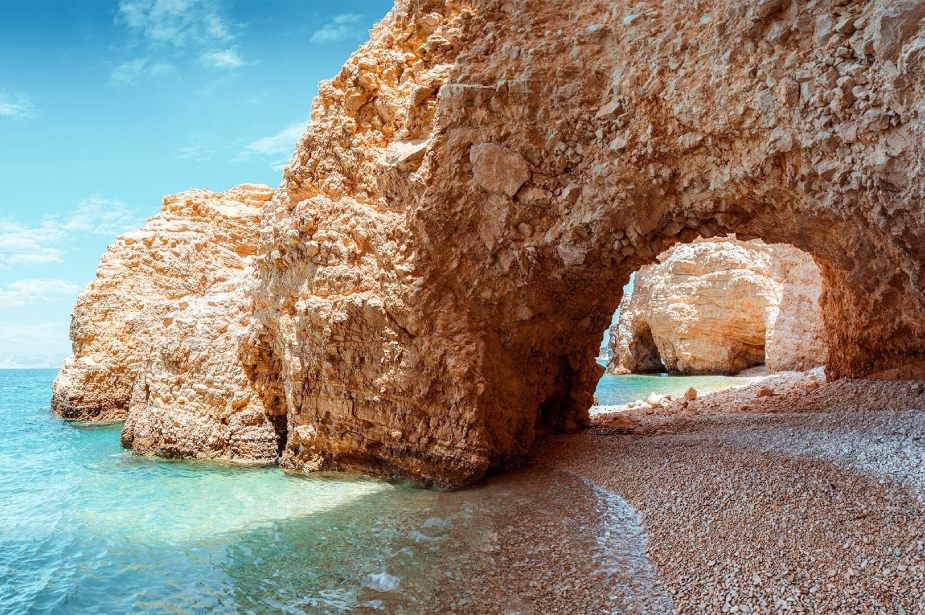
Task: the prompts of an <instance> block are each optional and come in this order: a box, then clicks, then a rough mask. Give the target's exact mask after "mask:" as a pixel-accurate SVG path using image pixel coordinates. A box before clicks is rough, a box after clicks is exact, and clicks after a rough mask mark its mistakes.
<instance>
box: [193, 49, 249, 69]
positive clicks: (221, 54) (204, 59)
mask: <svg viewBox="0 0 925 615" xmlns="http://www.w3.org/2000/svg"><path fill="white" fill-rule="evenodd" d="M199 61H200V63H201V64H202V65H203V66H205V67H207V68H226V69H227V68H238V67H239V66H244V64H245V62H244V60H243V59H242V58H241V56H240V55H239V54H238V50H237V49H222V50H220V51H209V52H206V53H204V54H202V55H201V56H200V57H199Z"/></svg>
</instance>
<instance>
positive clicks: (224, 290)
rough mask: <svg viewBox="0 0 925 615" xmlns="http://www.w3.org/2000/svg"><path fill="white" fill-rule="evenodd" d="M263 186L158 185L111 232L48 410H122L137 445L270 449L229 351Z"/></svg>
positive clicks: (259, 456)
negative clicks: (126, 224) (171, 189)
mask: <svg viewBox="0 0 925 615" xmlns="http://www.w3.org/2000/svg"><path fill="white" fill-rule="evenodd" d="M272 195H273V191H272V190H271V189H270V188H268V187H266V186H256V185H244V186H239V187H237V188H233V189H231V190H228V191H226V192H223V193H213V192H209V191H206V190H190V191H188V192H183V193H181V194H177V195H172V196H168V197H166V198H165V199H164V206H163V209H162V211H161V213H160V214H158V215H156V216H154V217H153V218H151V219H150V220H149V221H148V223H147V225H146V226H145V227H144V228H143V229H141V230H139V231H134V232H130V233H126V234H124V235H122V236H121V237H119V238H118V239H117V240H116V242H115V243H114V244H113V245H112V246H110V248H109V249H108V250H107V252H106V254H105V255H104V256H103V259H102V261H101V262H100V266H99V269H98V270H97V276H96V279H95V280H94V281H93V282H92V283H91V284H90V286H89V287H88V288H87V289H86V291H84V293H83V294H81V296H80V298H79V299H78V301H77V306H76V308H75V309H74V314H73V320H72V325H71V338H72V340H73V343H74V356H73V357H71V358H69V359H68V360H67V361H66V362H65V365H64V368H63V369H62V370H61V372H60V373H59V375H58V377H57V378H56V380H55V384H54V394H53V400H52V407H53V408H54V410H55V411H56V412H58V413H59V414H61V415H62V416H64V417H66V418H73V419H82V420H93V419H127V421H126V425H125V429H124V431H123V443H124V444H125V445H127V446H130V447H131V448H133V449H134V450H135V451H137V452H141V453H156V454H159V455H163V456H182V457H227V458H234V459H249V460H250V459H252V460H272V459H275V458H276V456H277V433H276V430H275V429H274V426H273V423H272V421H271V420H270V418H268V417H267V416H266V415H265V413H264V410H263V402H262V399H261V396H260V395H259V394H258V393H257V392H256V391H255V390H254V389H253V387H252V386H251V381H250V379H249V378H248V376H247V374H246V373H245V370H244V367H243V365H242V362H241V359H240V358H239V354H240V349H239V347H240V345H241V342H242V340H243V339H244V337H245V333H246V330H247V327H248V325H249V324H250V319H251V314H252V303H251V300H250V295H249V293H248V287H249V282H250V279H251V265H252V262H253V258H254V253H255V250H256V246H257V240H258V233H259V224H258V223H259V220H260V214H261V211H262V209H263V207H264V206H265V205H266V203H267V202H268V201H269V200H270V198H271V197H272Z"/></svg>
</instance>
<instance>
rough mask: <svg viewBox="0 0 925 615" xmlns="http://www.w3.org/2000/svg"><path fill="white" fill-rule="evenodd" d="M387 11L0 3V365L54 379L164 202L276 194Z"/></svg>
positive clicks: (358, 5)
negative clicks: (195, 193) (211, 194)
mask: <svg viewBox="0 0 925 615" xmlns="http://www.w3.org/2000/svg"><path fill="white" fill-rule="evenodd" d="M389 8H391V2H386V1H379V0H375V1H373V0H368V1H362V2H357V1H325V0H306V1H302V2H272V1H262V2H216V1H210V0H121V1H116V2H69V3H63V2H62V3H58V2H36V1H29V2H11V1H9V0H5V1H3V2H0V57H2V58H3V61H2V62H0V186H2V189H0V368H3V367H57V366H59V365H60V363H61V361H62V360H63V359H64V358H65V356H67V355H68V354H69V353H70V343H69V341H68V339H67V331H68V324H69V321H70V311H71V308H72V307H73V305H74V300H75V299H76V297H77V294H78V293H79V292H80V290H81V289H82V288H83V287H84V286H85V285H86V284H87V283H88V282H89V281H90V280H91V279H92V278H93V275H94V272H95V270H96V265H97V263H98V261H99V257H100V256H101V255H102V253H103V252H104V251H105V249H106V246H107V245H108V244H109V243H110V242H112V240H113V239H114V238H115V237H116V235H118V234H119V233H121V232H123V231H126V230H129V229H131V228H134V227H138V226H140V225H141V224H143V223H144V219H145V218H147V217H149V216H151V215H154V214H155V213H157V211H158V210H159V209H160V204H161V198H162V197H163V195H165V194H171V193H175V192H180V191H182V190H186V189H188V188H208V189H210V190H224V189H227V188H229V187H231V186H235V185H237V184H241V183H246V182H259V183H266V184H269V185H271V186H276V185H277V184H278V183H279V179H280V174H281V169H282V166H283V164H284V163H285V161H286V159H287V158H288V157H289V154H290V153H291V151H292V149H293V146H294V144H295V141H296V140H297V139H298V137H299V135H300V134H301V132H302V130H303V129H304V126H305V124H306V122H307V120H308V116H309V112H310V110H311V99H312V98H313V97H314V95H315V94H316V92H317V85H318V82H319V81H320V80H322V79H327V78H330V77H332V76H333V75H334V74H336V73H337V71H338V70H339V69H340V66H341V64H342V63H343V62H344V60H345V59H346V58H347V56H349V54H350V53H351V52H352V51H353V50H354V49H355V48H356V47H357V46H358V45H359V44H360V43H362V42H363V41H365V40H366V39H367V38H368V30H369V28H370V27H372V25H373V24H375V22H377V21H378V20H379V19H381V18H382V16H384V15H385V13H386V12H387V11H388V10H389Z"/></svg>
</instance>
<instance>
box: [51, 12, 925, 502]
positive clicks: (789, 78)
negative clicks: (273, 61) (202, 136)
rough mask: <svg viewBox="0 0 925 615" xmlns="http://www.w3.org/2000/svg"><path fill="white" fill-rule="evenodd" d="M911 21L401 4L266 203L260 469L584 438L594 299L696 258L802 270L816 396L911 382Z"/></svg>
mask: <svg viewBox="0 0 925 615" xmlns="http://www.w3.org/2000/svg"><path fill="white" fill-rule="evenodd" d="M921 6H922V5H921V3H917V2H902V1H899V0H876V1H870V2H866V3H864V2H854V3H849V4H844V3H842V2H835V1H824V0H823V1H819V2H815V3H793V4H787V3H782V2H756V3H741V2H731V1H729V0H708V1H706V2H697V3H694V2H687V1H683V2H674V3H645V2H615V3H589V2H578V1H577V0H566V1H562V0H541V1H539V2H537V1H535V0H503V1H502V0H477V1H475V2H467V3H461V2H455V1H452V0H446V1H437V0H400V1H399V2H398V4H397V5H396V7H395V8H394V9H393V11H392V12H391V13H390V14H389V15H388V16H387V17H386V18H385V19H384V20H383V22H382V23H381V24H380V25H379V26H377V27H376V29H375V30H373V32H372V35H371V40H370V42H369V43H367V44H366V45H364V46H363V47H361V48H360V50H358V51H357V52H356V53H355V54H354V56H353V57H352V58H351V59H350V60H349V61H348V62H347V64H346V65H345V66H344V68H343V70H342V71H341V72H340V73H339V74H338V75H337V76H336V77H335V78H334V79H333V80H332V81H330V82H326V83H323V84H322V86H321V88H320V94H319V96H318V98H317V99H316V100H315V103H314V106H313V112H312V122H311V124H310V126H309V128H308V130H307V131H306V134H305V136H304V137H303V139H302V140H301V141H300V143H299V145H298V147H297V150H296V152H295V154H294V155H293V157H292V159H291V160H290V162H289V164H288V165H287V167H286V169H285V171H284V177H283V182H282V184H281V185H280V187H279V189H278V190H277V191H276V193H275V195H274V197H273V200H272V201H271V202H270V203H269V204H268V205H267V206H266V207H265V208H264V215H263V220H262V222H261V232H260V239H259V242H258V256H257V258H256V259H255V261H254V265H253V274H252V277H253V280H254V284H253V286H254V290H253V297H252V300H253V308H254V319H253V322H252V323H251V324H249V325H248V326H247V332H246V334H244V335H243V337H242V339H241V341H240V344H241V353H240V356H241V357H243V362H244V369H245V373H246V375H247V376H248V377H249V380H250V384H251V385H252V386H253V387H254V389H255V390H257V391H259V392H260V397H261V399H262V400H263V403H264V407H265V410H264V412H265V413H270V414H272V415H274V416H281V415H285V416H286V421H287V427H286V430H283V429H282V428H278V429H277V432H278V433H282V432H283V431H286V433H287V438H286V443H285V452H284V455H283V463H284V464H285V465H287V466H289V467H293V468H302V469H320V468H331V469H337V468H349V469H360V470H366V471H370V472H374V473H379V474H391V473H397V474H408V475H414V476H418V477H422V478H425V479H431V480H435V481H437V482H440V483H445V484H461V483H465V482H469V481H472V480H475V479H477V478H478V477H480V476H482V475H483V474H484V473H485V472H487V471H488V470H489V469H491V468H502V467H506V466H508V465H510V464H512V463H516V462H517V461H518V460H519V459H521V458H522V457H523V455H524V454H525V453H526V452H527V451H528V450H529V448H530V446H531V445H532V443H533V441H534V438H535V436H536V435H537V434H538V433H540V432H541V431H542V430H544V429H548V428H554V429H572V428H575V427H577V426H580V425H583V424H585V423H586V422H587V420H588V414H587V410H588V407H589V406H590V405H591V403H592V395H593V391H594V386H595V384H596V382H597V379H598V377H599V375H600V373H601V369H602V368H600V366H598V365H597V363H596V362H595V360H594V357H595V355H596V353H597V345H598V343H599V341H600V331H602V330H603V329H604V328H605V327H606V326H607V325H608V324H609V319H610V317H611V315H612V314H613V311H614V309H615V308H616V307H617V304H618V303H619V300H620V297H619V292H618V291H617V292H615V291H614V289H615V288H618V287H619V285H620V284H622V283H625V282H626V280H627V279H628V277H629V275H630V273H631V272H632V271H635V270H638V269H639V268H640V267H642V266H644V265H647V264H650V263H652V262H654V261H655V257H656V255H658V254H659V253H661V252H662V251H664V250H665V249H667V248H669V247H670V246H671V245H672V244H674V243H677V242H681V243H688V242H691V241H692V240H694V239H695V238H697V237H712V236H717V235H725V234H727V233H736V234H737V236H739V237H742V238H746V239H750V238H761V239H763V240H765V241H767V242H769V243H790V244H793V245H794V246H796V247H798V248H800V249H802V250H804V251H806V252H809V253H811V254H812V255H813V256H814V258H815V260H816V262H817V263H818V264H819V267H820V269H821V271H822V279H823V291H822V298H821V306H822V313H823V320H824V334H823V337H824V340H825V342H826V343H827V344H828V347H829V351H830V352H829V357H828V360H827V362H826V365H827V371H828V374H829V376H830V377H833V378H835V377H846V376H863V375H868V374H874V373H887V374H891V375H893V376H896V375H897V374H899V373H900V372H898V371H896V370H908V366H915V365H922V364H923V353H925V275H923V272H925V212H923V205H922V202H923V201H922V194H923V184H922V179H921V178H922V177H923V172H925V147H922V144H923V132H925V121H923V117H922V113H923V107H925V70H923V69H925V34H923V31H922V26H921V24H920V19H921V17H922V12H923V11H922V9H921ZM76 320H77V322H78V324H77V326H76V327H75V330H76V333H77V338H78V339H79V338H80V332H81V325H80V322H81V319H80V318H79V317H78V318H77V319H76ZM223 344H224V342H223ZM77 354H78V357H80V356H81V355H82V353H81V352H78V353H77ZM168 359H169V356H165V357H164V359H163V360H164V361H165V362H167V361H168ZM218 367H220V366H218V365H211V364H210V365H205V364H203V369H217V368H218ZM184 369H185V366H184ZM890 370H893V371H890ZM118 373H120V372H118V371H117V370H115V371H112V372H107V377H110V375H113V374H118ZM113 377H115V376H113ZM197 379H198V378H197ZM207 382H208V381H207V380H203V381H202V382H200V384H201V385H205V386H206V389H207V390H206V391H201V390H199V389H197V388H194V387H192V386H190V387H189V392H188V394H187V395H186V396H185V397H186V398H187V399H188V400H195V399H197V396H199V395H208V394H209V392H208V388H209V387H208V384H207ZM78 401H79V400H78ZM191 403H192V405H193V407H197V406H196V404H197V403H198V402H192V401H191ZM59 407H62V404H59ZM164 407H165V408H166V406H164ZM164 416H165V420H166V417H167V416H170V415H169V414H168V413H167V411H166V410H165V414H164ZM223 425H224V423H223ZM222 429H224V428H222ZM127 431H128V430H127ZM136 432H137V429H135V430H133V431H132V433H136ZM222 433H226V432H222ZM139 441H140V440H139V438H138V436H137V435H136V436H135V437H133V438H130V439H129V443H130V444H131V445H132V446H133V447H136V446H137V443H138V442H139ZM196 446H197V447H198V446H200V444H197V445H196ZM221 446H226V445H221ZM172 450H179V451H181V452H183V454H187V453H189V454H193V453H197V454H198V451H199V450H200V449H198V448H194V449H179V448H177V449H172ZM223 450H224V449H223ZM184 451H185V452H184ZM210 454H211V453H210Z"/></svg>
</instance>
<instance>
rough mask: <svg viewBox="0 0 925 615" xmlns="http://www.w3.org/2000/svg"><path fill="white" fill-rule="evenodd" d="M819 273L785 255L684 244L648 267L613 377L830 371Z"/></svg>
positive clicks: (615, 334)
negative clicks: (763, 368) (761, 368)
mask: <svg viewBox="0 0 925 615" xmlns="http://www.w3.org/2000/svg"><path fill="white" fill-rule="evenodd" d="M820 292H821V286H820V277H819V269H818V267H816V265H815V263H813V260H812V258H811V257H810V256H809V255H807V254H805V253H802V252H800V251H799V250H797V249H796V248H793V247H792V246H787V245H781V244H776V245H767V244H764V243H763V242H760V241H750V242H740V241H735V240H710V241H697V242H695V243H692V244H681V245H677V246H675V247H673V248H672V249H671V250H669V251H668V252H666V253H665V254H663V255H661V256H659V262H658V263H657V264H653V265H649V266H647V267H643V268H642V269H641V270H640V271H639V272H638V273H637V274H636V277H635V285H634V289H633V292H632V293H631V294H629V295H626V296H624V297H623V300H622V301H621V302H620V319H619V321H618V322H617V323H616V324H615V325H614V326H613V327H612V328H611V336H610V348H611V351H612V353H613V357H612V359H611V361H610V364H609V365H608V370H609V371H610V372H611V373H616V374H626V373H646V372H659V371H664V370H666V369H667V370H668V371H669V372H670V373H680V374H734V373H736V372H739V371H741V370H743V369H745V368H747V367H751V366H753V365H759V364H763V363H766V364H767V365H768V367H769V369H771V370H772V371H781V370H793V369H796V370H805V369H810V368H813V367H816V366H818V365H822V364H823V363H824V362H825V344H824V342H823V341H822V339H821V337H820V334H821V330H822V319H821V315H820V313H819V294H820Z"/></svg>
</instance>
